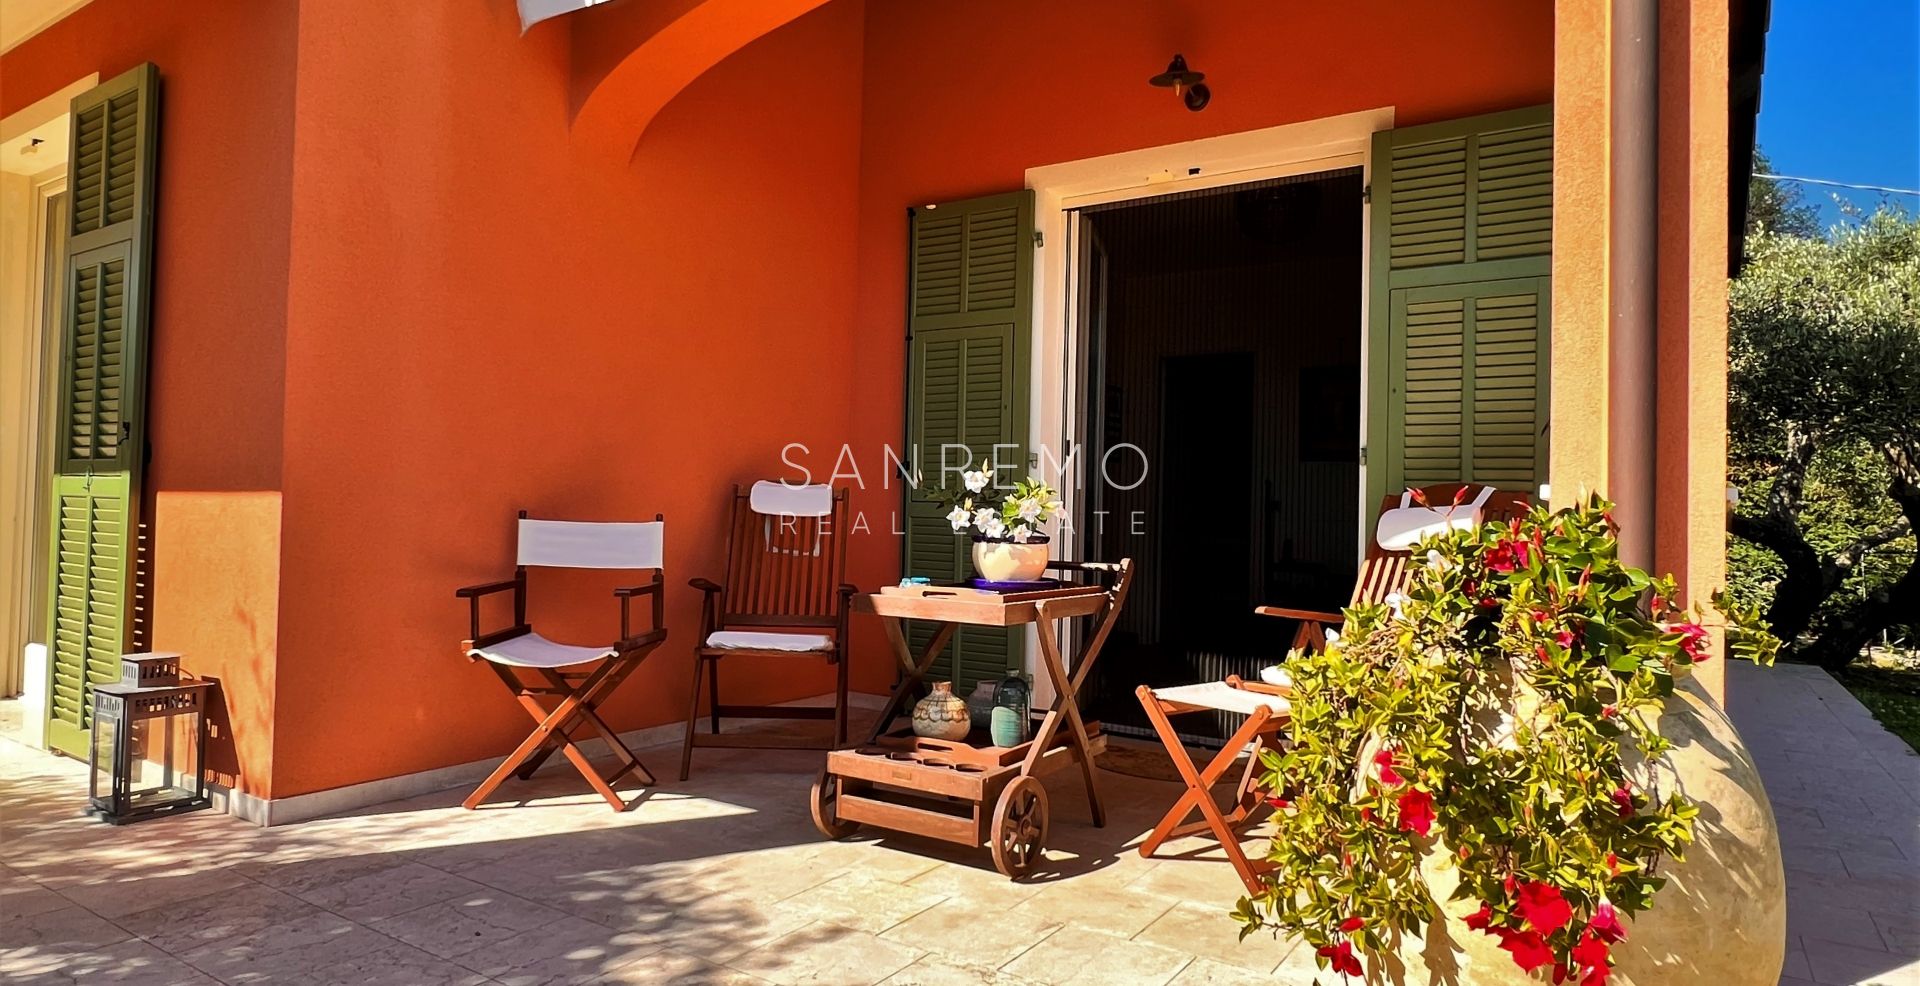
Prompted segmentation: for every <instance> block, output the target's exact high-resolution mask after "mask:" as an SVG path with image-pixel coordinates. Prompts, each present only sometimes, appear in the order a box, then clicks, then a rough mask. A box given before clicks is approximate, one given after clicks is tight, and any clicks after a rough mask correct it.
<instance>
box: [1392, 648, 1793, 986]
mask: <svg viewBox="0 0 1920 986" xmlns="http://www.w3.org/2000/svg"><path fill="white" fill-rule="evenodd" d="M1512 705H1513V708H1512V710H1511V711H1510V712H1509V713H1508V714H1507V715H1504V716H1501V717H1499V718H1500V719H1501V721H1500V722H1497V723H1489V724H1488V725H1489V726H1491V727H1492V733H1493V738H1494V741H1495V742H1501V741H1502V740H1503V737H1502V736H1501V733H1502V732H1504V731H1505V730H1506V729H1507V728H1510V722H1509V721H1508V720H1510V719H1512V718H1516V717H1525V716H1527V715H1529V714H1532V712H1531V705H1532V703H1531V702H1529V701H1528V696H1526V695H1524V694H1517V695H1515V696H1514V701H1513V703H1512ZM1659 730H1660V733H1661V735H1663V736H1665V737H1666V738H1668V739H1670V740H1672V741H1673V743H1674V746H1673V749H1672V750H1671V751H1669V752H1668V754H1667V756H1666V757H1665V758H1663V759H1662V760H1661V761H1659V762H1657V763H1649V762H1647V761H1645V760H1636V759H1635V758H1634V756H1633V754H1631V753H1629V754H1628V761H1627V768H1628V775H1629V776H1630V777H1632V778H1634V780H1635V781H1636V783H1638V784H1641V785H1642V786H1655V787H1657V788H1658V789H1659V790H1663V791H1664V790H1681V791H1685V792H1686V793H1687V796H1688V797H1690V798H1692V799H1693V800H1694V801H1695V802H1696V803H1698V804H1699V805H1700V818H1699V821H1698V822H1697V824H1696V825H1695V827H1694V844H1693V845H1692V846H1691V847H1689V848H1688V850H1687V854H1686V860H1685V861H1684V862H1679V861H1675V860H1671V859H1669V860H1665V861H1663V862H1662V864H1661V873H1662V875H1664V876H1665V877H1667V879H1668V880H1669V883H1668V885H1667V886H1666V887H1665V888H1664V889H1663V890H1661V892H1660V893H1659V894H1658V895H1656V896H1655V897H1654V902H1653V908H1652V909H1651V910H1648V911H1645V912H1642V913H1641V914H1639V915H1638V916H1636V917H1635V918H1634V919H1633V920H1631V921H1629V922H1627V938H1626V940H1625V941H1623V942H1621V943H1620V944H1619V945H1616V946H1615V947H1614V953H1613V954H1614V959H1615V960H1616V962H1617V964H1616V965H1615V966H1614V969H1613V975H1612V977H1611V978H1610V979H1608V981H1607V982H1608V984H1609V986H1661V984H1666V983H1672V982H1677V981H1681V980H1684V981H1686V982H1702V983H1715V984H1719V986H1772V984H1773V983H1774V982H1776V981H1777V980H1778V979H1779V978H1780V969H1781V965H1782V963H1783V961H1784V960H1785V948H1786V946H1785V944H1784V943H1785V941H1786V876H1785V872H1784V871H1783V869H1782V866H1781V859H1780V839H1779V833H1778V831H1777V830H1776V829H1775V827H1774V820H1773V811H1772V807H1771V805H1770V804H1769V803H1768V801H1767V796H1766V792H1765V791H1764V790H1762V788H1761V786H1760V775H1759V771H1758V770H1757V769H1756V768H1755V766H1754V763H1753V760H1752V758H1751V757H1750V756H1748V754H1747V750H1746V746H1745V745H1744V744H1743V743H1741V741H1740V734H1739V733H1737V732H1736V731H1735V730H1734V728H1733V724H1732V723H1731V722H1729V721H1728V720H1727V717H1726V713H1724V712H1722V711H1721V709H1720V707H1719V705H1717V704H1716V703H1715V702H1714V701H1713V700H1712V699H1711V698H1709V697H1707V694H1706V693H1705V692H1704V691H1703V690H1702V689H1701V687H1700V685H1699V683H1698V682H1696V681H1693V680H1691V679H1690V678H1686V677H1683V678H1682V679H1681V681H1680V682H1679V683H1678V684H1677V687H1676V688H1675V689H1674V693H1673V695H1672V697H1670V698H1669V699H1668V700H1667V705H1666V708H1665V709H1664V710H1663V711H1662V712H1661V715H1660V719H1659ZM1377 749H1378V744H1377V743H1373V744H1368V746H1367V747H1366V748H1365V749H1363V751H1362V752H1363V754H1364V758H1363V761H1362V762H1368V761H1369V760H1370V759H1371V756H1372V753H1373V751H1374V750H1377ZM1451 856H1452V851H1451V850H1450V849H1449V848H1448V847H1447V846H1445V845H1444V844H1442V843H1440V842H1439V841H1437V840H1436V841H1435V843H1434V845H1433V847H1432V848H1431V849H1430V850H1429V851H1428V853H1427V856H1426V859H1425V860H1423V861H1422V863H1421V866H1420V872H1421V875H1422V876H1424V877H1425V878H1426V881H1427V887H1428V889H1429V890H1431V891H1432V892H1433V898H1434V900H1435V901H1437V902H1440V912H1441V914H1442V916H1443V919H1442V920H1440V921H1436V922H1434V923H1433V924H1432V925H1429V926H1428V935H1427V939H1426V940H1425V941H1423V940H1421V939H1419V938H1416V937H1412V936H1409V937H1408V938H1407V939H1406V940H1404V941H1403V942H1401V943H1400V947H1399V948H1398V950H1397V955H1396V956H1395V957H1394V958H1392V959H1390V960H1388V962H1387V963H1385V965H1386V966H1387V968H1388V969H1389V971H1388V973H1387V974H1386V975H1385V976H1383V977H1382V979H1381V980H1380V981H1381V982H1383V983H1388V984H1393V986H1426V984H1427V983H1432V982H1442V983H1458V984H1461V986H1466V984H1476V986H1484V984H1501V986H1537V984H1538V983H1540V982H1541V981H1542V980H1540V979H1537V978H1533V977H1529V976H1527V975H1526V974H1525V973H1522V972H1521V971H1520V969H1519V967H1518V966H1516V965H1514V963H1513V960H1512V958H1511V957H1510V956H1509V955H1508V954H1507V953H1505V952H1503V951H1501V950H1500V948H1499V943H1498V941H1497V940H1495V939H1494V938H1493V937H1492V936H1490V935H1485V934H1481V933H1478V932H1475V931H1471V930H1469V929H1468V928H1466V927H1465V925H1464V924H1463V923H1462V922H1463V920H1464V919H1465V917H1466V916H1467V915H1468V914H1470V913H1472V912H1473V911H1474V910H1475V909H1476V906H1477V905H1476V902H1474V901H1471V900H1457V901H1455V900H1448V898H1449V897H1450V896H1451V895H1452V893H1453V889H1454V887H1455V886H1457V885H1458V873H1457V872H1456V871H1455V870H1454V869H1453V867H1452V865H1451V864H1450V859H1451Z"/></svg>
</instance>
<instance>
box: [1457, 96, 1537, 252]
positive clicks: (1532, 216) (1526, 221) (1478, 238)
mask: <svg viewBox="0 0 1920 986" xmlns="http://www.w3.org/2000/svg"><path fill="white" fill-rule="evenodd" d="M1477 139H1478V141H1479V148H1478V151H1479V153H1478V155H1477V158H1478V160H1477V163H1478V174H1477V176H1476V178H1477V187H1476V189H1475V195H1474V243H1475V258H1476V259H1478V260H1497V259H1501V258H1505V257H1536V256H1538V257H1544V256H1548V255H1550V253H1551V251H1552V247H1553V128H1552V127H1551V126H1550V125H1545V124H1542V125H1539V126H1532V127H1521V128H1519V129H1516V130H1501V131H1494V132H1492V133H1486V134H1481V135H1480V136H1479V137H1478V138H1477Z"/></svg>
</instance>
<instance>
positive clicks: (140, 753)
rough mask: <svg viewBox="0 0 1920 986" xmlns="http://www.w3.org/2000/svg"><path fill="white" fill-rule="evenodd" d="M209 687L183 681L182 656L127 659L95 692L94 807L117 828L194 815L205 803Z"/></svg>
mask: <svg viewBox="0 0 1920 986" xmlns="http://www.w3.org/2000/svg"><path fill="white" fill-rule="evenodd" d="M212 688H213V683H212V682H210V681H191V680H189V681H182V680H181V679H180V655H178V654H127V655H123V656H122V657H121V658H120V681H119V682H118V683H115V684H111V685H100V686H99V687H97V688H95V689H94V690H93V746H92V751H91V756H90V757H89V759H88V762H89V765H90V767H91V771H90V773H91V778H90V780H89V783H88V800H90V801H91V802H92V804H93V810H94V811H96V812H98V813H99V814H100V817H102V818H104V819H106V820H107V821H109V822H112V823H113V824H115V825H120V824H124V823H126V822H137V821H140V820H141V819H144V818H153V817H155V816H158V815H173V814H178V813H180V812H184V811H196V810H198V809H201V808H206V807H208V806H209V805H210V804H211V803H212V802H211V800H210V799H209V798H208V797H207V781H206V769H205V768H206V749H207V701H208V693H209V692H210V691H211V690H212Z"/></svg>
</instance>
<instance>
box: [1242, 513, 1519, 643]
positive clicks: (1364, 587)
mask: <svg viewBox="0 0 1920 986" xmlns="http://www.w3.org/2000/svg"><path fill="white" fill-rule="evenodd" d="M1413 492H1414V491H1413V490H1408V491H1406V492H1405V493H1396V494H1390V495H1388V496H1387V497H1385V498H1383V499H1382V500H1381V501H1380V513H1379V514H1377V515H1376V520H1375V523H1374V533H1373V535H1372V536H1369V537H1368V538H1367V551H1366V558H1365V560H1364V561H1363V562H1361V565H1360V575H1359V578H1357V579H1355V580H1354V584H1353V599H1352V602H1351V603H1349V605H1351V606H1364V605H1371V604H1377V603H1384V602H1387V601H1388V598H1389V597H1390V596H1392V595H1393V594H1394V593H1397V592H1404V591H1405V590H1406V588H1407V583H1408V581H1409V579H1410V577H1411V576H1410V573H1409V572H1408V571H1407V563H1408V562H1409V561H1410V560H1411V559H1412V557H1413V553H1412V552H1411V551H1409V550H1405V549H1399V550H1396V549H1393V548H1388V547H1385V546H1383V545H1382V544H1381V543H1380V537H1381V534H1382V532H1381V530H1380V520H1381V519H1383V518H1385V517H1386V516H1387V515H1388V514H1389V513H1390V512H1392V511H1394V510H1395V509H1404V508H1405V507H1407V506H1408V505H1410V504H1411V503H1413V502H1414V501H1415V499H1416V498H1415V497H1414V496H1413ZM1419 493H1420V496H1419V498H1418V499H1424V500H1425V501H1426V502H1427V503H1428V504H1430V505H1431V506H1432V507H1434V508H1435V509H1436V510H1437V511H1438V512H1439V513H1440V514H1441V515H1442V516H1443V517H1444V518H1445V520H1444V522H1445V523H1454V524H1456V525H1457V524H1484V523H1488V522H1490V521H1501V522H1505V521H1509V520H1513V519H1514V518H1517V517H1524V516H1526V514H1527V511H1528V510H1530V509H1532V507H1533V501H1532V500H1530V499H1528V497H1527V495H1526V494H1525V493H1512V492H1506V491H1502V490H1495V489H1492V488H1491V487H1487V486H1484V485H1482V484H1478V483H1441V484H1438V485H1434V486H1428V487H1424V488H1422V489H1421V490H1420V491H1419ZM1436 526H1439V525H1436ZM1412 533H1413V534H1417V533H1418V532H1412ZM1402 540H1405V538H1404V537H1403V538H1402ZM1253 611H1254V612H1255V613H1258V614H1260V615H1261V616H1278V617H1281V618H1283V619H1289V620H1298V621H1299V627H1298V628H1297V629H1296V630H1295V631H1294V634H1293V645H1292V646H1294V647H1296V648H1299V649H1302V650H1312V651H1319V650H1321V649H1324V648H1325V647H1326V646H1327V631H1329V630H1337V629H1338V628H1339V627H1340V626H1341V625H1342V624H1343V623H1345V622H1346V617H1345V616H1344V615H1342V614H1340V613H1328V612H1323V611H1320V610H1311V609H1294V608H1291V607H1286V606H1256V607H1254V610H1253Z"/></svg>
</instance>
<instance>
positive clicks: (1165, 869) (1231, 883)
mask: <svg viewBox="0 0 1920 986" xmlns="http://www.w3.org/2000/svg"><path fill="white" fill-rule="evenodd" d="M1127 887H1128V889H1131V890H1137V891H1141V892H1143V893H1150V894H1158V895H1160V896H1162V897H1170V898H1172V899H1174V900H1190V901H1204V902H1207V903H1209V904H1215V905H1216V906H1218V907H1219V908H1220V909H1222V910H1228V911H1230V910H1232V909H1233V904H1234V901H1237V900H1239V899H1240V898H1242V897H1244V896H1246V894H1247V886H1246V884H1244V883H1241V882H1240V876H1239V874H1238V873H1236V872H1235V871H1234V869H1233V867H1232V866H1230V865H1228V864H1227V862H1226V861H1225V860H1211V859H1163V860H1160V865H1158V866H1155V867H1154V868H1153V869H1151V870H1148V871H1147V872H1146V873H1145V874H1144V875H1142V876H1141V877H1140V878H1139V879H1136V880H1134V881H1133V882H1132V883H1129V884H1127Z"/></svg>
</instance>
